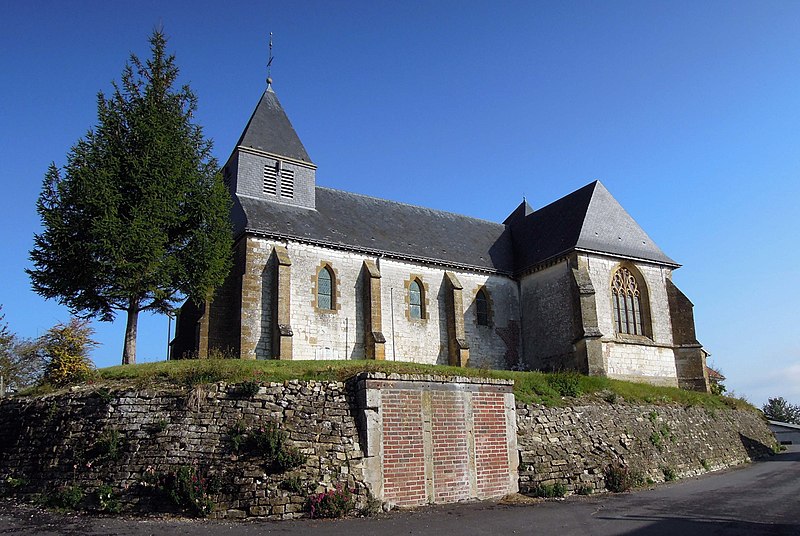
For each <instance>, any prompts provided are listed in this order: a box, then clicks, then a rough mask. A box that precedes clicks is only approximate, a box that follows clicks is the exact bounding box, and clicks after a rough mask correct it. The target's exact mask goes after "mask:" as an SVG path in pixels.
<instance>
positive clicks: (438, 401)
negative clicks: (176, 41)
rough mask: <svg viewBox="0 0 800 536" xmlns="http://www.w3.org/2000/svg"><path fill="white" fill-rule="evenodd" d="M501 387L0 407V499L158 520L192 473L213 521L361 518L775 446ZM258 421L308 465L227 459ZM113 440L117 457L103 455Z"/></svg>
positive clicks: (126, 396)
mask: <svg viewBox="0 0 800 536" xmlns="http://www.w3.org/2000/svg"><path fill="white" fill-rule="evenodd" d="M510 389H511V385H510V384H508V383H507V382H504V381H502V380H476V379H468V378H458V379H453V378H450V379H447V378H442V377H433V376H400V375H385V374H380V373H372V374H363V375H360V376H359V377H357V378H355V379H354V380H352V381H350V382H348V383H341V382H313V381H311V382H299V381H290V382H286V383H285V384H274V383H273V384H266V385H264V386H262V387H260V389H259V390H258V393H257V394H243V392H242V391H241V389H240V386H233V385H226V384H225V383H217V384H211V385H206V386H203V387H195V388H193V389H183V390H181V389H177V388H176V389H171V390H169V389H160V390H154V389H136V388H126V389H115V390H112V391H106V390H105V389H102V388H91V387H83V388H80V389H77V390H73V391H71V392H67V393H61V394H53V395H46V396H41V397H35V398H25V397H19V398H6V399H2V400H0V492H2V491H5V492H9V491H13V492H15V493H19V494H22V495H31V494H33V493H43V492H48V491H53V490H56V489H58V488H59V486H72V485H78V486H80V487H81V488H83V489H84V490H86V491H87V492H91V491H92V490H96V489H97V488H98V487H99V486H101V485H110V486H111V487H112V488H113V490H114V493H115V495H116V496H118V497H120V499H121V500H122V501H123V503H124V504H125V505H126V506H125V508H126V509H129V510H132V511H150V510H159V509H164V508H165V507H167V506H168V501H166V500H164V497H163V496H157V495H154V494H153V490H152V489H151V488H150V487H148V485H147V483H148V475H150V476H152V475H160V474H161V475H163V474H168V473H169V472H170V471H174V470H175V469H176V468H178V467H182V466H190V467H196V468H199V469H201V470H203V471H205V472H206V473H207V474H208V475H213V476H215V478H216V479H217V480H218V481H220V482H222V483H223V485H222V487H221V489H219V490H218V491H215V492H214V493H213V494H212V497H211V499H212V500H213V502H214V503H215V504H216V509H215V511H214V514H213V515H215V516H218V517H246V516H266V517H271V518H292V517H296V516H299V515H302V514H303V512H304V511H305V509H306V501H307V495H308V494H310V493H321V492H323V491H326V490H330V489H333V488H335V487H336V486H337V485H341V486H344V487H347V488H348V489H352V490H354V493H355V502H356V504H357V506H359V507H361V506H366V505H367V504H368V503H369V496H370V494H371V495H372V496H373V497H375V498H377V499H380V500H383V501H388V502H393V503H396V504H404V505H412V504H425V503H428V502H451V501H456V500H462V499H469V498H488V497H496V496H499V495H502V494H504V493H508V492H513V491H516V489H517V484H518V486H519V490H520V491H521V492H523V493H526V492H531V491H533V490H534V488H536V487H537V486H538V485H540V484H555V483H556V482H560V483H562V484H566V485H567V489H568V490H569V491H570V492H577V491H579V490H581V489H583V490H586V489H587V488H592V489H595V490H602V489H603V488H604V487H605V483H604V478H603V471H604V469H605V468H606V467H608V466H609V465H610V464H615V463H620V464H623V465H626V466H628V467H630V468H631V469H632V470H635V471H640V472H641V473H642V475H643V476H644V477H645V478H651V479H652V480H654V481H659V480H663V479H664V477H665V470H666V469H669V470H670V471H671V472H674V474H675V475H677V476H689V475H695V474H699V473H701V472H704V471H706V470H712V469H717V468H722V467H728V466H731V465H736V464H739V463H743V462H745V461H747V460H748V459H752V458H754V457H758V456H761V455H764V454H767V453H769V452H770V451H771V449H772V447H773V446H774V445H775V439H774V437H773V436H772V434H771V433H770V432H769V429H768V427H767V425H766V422H765V421H764V420H763V419H762V418H761V416H760V415H759V414H758V413H757V412H753V411H744V410H732V409H726V410H708V409H702V408H697V407H688V408H684V407H680V406H675V405H671V406H656V405H639V406H636V405H628V404H621V403H620V404H612V403H609V402H605V401H603V400H601V399H598V400H594V401H585V400H584V401H576V402H574V403H573V405H572V406H567V407H560V408H548V407H544V406H536V405H526V404H515V403H514V397H513V394H512V393H511V392H510ZM268 423H275V424H276V425H277V426H278V427H279V428H280V429H281V430H282V431H283V432H284V433H285V434H286V437H287V438H288V440H287V443H288V445H289V446H291V447H294V448H297V449H300V450H301V451H302V452H303V453H304V454H305V455H306V456H307V458H306V460H305V462H304V463H303V464H302V465H301V466H299V467H297V468H296V469H292V470H289V471H287V472H276V470H274V468H273V469H271V468H269V467H266V466H265V464H264V463H263V460H261V459H259V458H258V457H256V456H252V455H248V454H247V453H237V452H236V449H235V448H234V444H233V443H234V442H233V439H232V437H233V436H232V432H231V430H232V429H233V428H235V427H236V426H237V425H238V426H247V427H256V428H258V427H261V426H265V425H268ZM112 437H117V439H118V440H119V441H118V442H117V448H118V451H119V456H118V457H117V458H116V459H111V458H110V457H108V456H102V455H98V445H100V444H101V443H102V442H103V441H104V440H106V442H107V440H108V439H109V438H112ZM105 448H106V451H107V450H108V445H107V444H106V445H105ZM101 454H102V453H101ZM517 465H519V467H517ZM517 470H518V471H519V473H518V474H517ZM517 477H518V479H517ZM12 481H13V482H15V483H16V487H15V489H13V490H11V489H10V483H11V482H12Z"/></svg>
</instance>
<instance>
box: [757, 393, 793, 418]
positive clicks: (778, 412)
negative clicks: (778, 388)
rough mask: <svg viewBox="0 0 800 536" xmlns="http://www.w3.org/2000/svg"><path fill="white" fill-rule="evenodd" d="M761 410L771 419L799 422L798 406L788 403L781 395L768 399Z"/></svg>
mask: <svg viewBox="0 0 800 536" xmlns="http://www.w3.org/2000/svg"><path fill="white" fill-rule="evenodd" d="M761 411H763V412H764V415H766V416H767V418H768V419H771V420H773V421H780V422H788V423H793V424H800V407H799V406H795V405H792V404H790V403H788V402H787V401H786V400H784V399H783V397H782V396H779V397H777V398H770V399H768V400H767V403H766V404H764V406H763V407H762V408H761Z"/></svg>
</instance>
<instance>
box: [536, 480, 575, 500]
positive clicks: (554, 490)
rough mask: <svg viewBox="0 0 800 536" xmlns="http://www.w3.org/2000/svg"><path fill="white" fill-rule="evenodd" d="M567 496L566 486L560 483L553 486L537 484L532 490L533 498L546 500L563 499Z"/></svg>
mask: <svg viewBox="0 0 800 536" xmlns="http://www.w3.org/2000/svg"><path fill="white" fill-rule="evenodd" d="M566 494H567V486H565V485H564V484H562V483H561V482H556V483H555V484H539V485H538V486H536V487H535V488H533V495H534V497H545V498H548V499H552V498H558V497H563V496H564V495H566Z"/></svg>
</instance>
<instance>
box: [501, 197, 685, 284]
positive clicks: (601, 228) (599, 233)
mask: <svg viewBox="0 0 800 536" xmlns="http://www.w3.org/2000/svg"><path fill="white" fill-rule="evenodd" d="M519 210H520V209H519V208H518V209H517V211H519ZM517 211H515V212H514V213H513V214H512V216H514V214H516V213H517ZM512 216H509V219H507V220H506V221H508V222H509V225H510V227H511V234H512V238H513V243H514V254H515V261H516V262H515V266H516V271H517V272H520V271H524V270H526V269H529V268H532V267H534V266H536V265H538V264H542V263H544V262H547V261H548V260H550V259H553V258H555V257H558V256H559V255H563V254H566V253H568V252H570V251H573V250H582V251H592V252H597V253H605V254H609V255H614V256H619V257H623V258H630V259H640V260H646V261H651V262H655V263H659V264H665V265H669V266H678V264H677V263H676V262H675V261H673V260H672V259H670V258H669V257H668V256H667V255H665V254H664V252H663V251H661V249H660V248H659V247H658V246H657V245H656V244H655V243H654V242H653V240H652V239H651V238H650V237H649V236H648V235H647V233H645V232H644V230H643V229H642V228H641V227H640V226H639V224H638V223H636V221H635V220H634V219H633V218H632V217H631V216H630V214H628V213H627V211H626V210H625V209H624V208H622V205H620V204H619V202H617V200H616V199H614V197H613V196H612V195H611V194H610V193H609V191H608V190H607V189H606V187H605V186H603V184H602V183H601V182H600V181H595V182H592V183H591V184H587V185H586V186H584V187H583V188H580V189H578V190H576V191H574V192H572V193H571V194H569V195H567V196H565V197H562V198H561V199H559V200H558V201H555V202H553V203H550V204H549V205H547V206H545V207H542V208H540V209H539V210H536V211H534V212H533V213H531V214H529V215H528V216H526V217H524V218H521V219H520V218H515V219H513V220H512ZM509 220H512V221H509Z"/></svg>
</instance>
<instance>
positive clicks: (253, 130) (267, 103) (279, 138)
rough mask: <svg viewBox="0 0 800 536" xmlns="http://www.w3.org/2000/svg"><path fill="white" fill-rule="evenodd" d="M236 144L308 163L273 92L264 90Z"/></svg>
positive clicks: (309, 160) (297, 138) (303, 150)
mask: <svg viewBox="0 0 800 536" xmlns="http://www.w3.org/2000/svg"><path fill="white" fill-rule="evenodd" d="M236 145H237V147H238V146H240V145H241V146H244V147H252V148H254V149H258V150H261V151H265V152H268V153H272V154H276V155H281V156H288V157H289V158H294V159H295V160H301V161H303V162H308V163H311V158H310V157H309V156H308V153H307V152H306V148H305V147H303V143H302V142H301V141H300V138H299V137H298V136H297V133H296V132H295V131H294V128H293V127H292V123H290V122H289V118H288V117H287V116H286V112H284V111H283V107H282V106H281V103H280V102H279V101H278V96H277V95H275V93H274V92H273V91H272V89H267V90H266V91H264V94H263V95H262V96H261V100H259V101H258V105H257V106H256V109H255V110H254V111H253V115H252V116H250V121H248V122H247V126H246V127H245V129H244V132H242V136H241V137H240V138H239V142H238V143H237V144H236Z"/></svg>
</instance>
